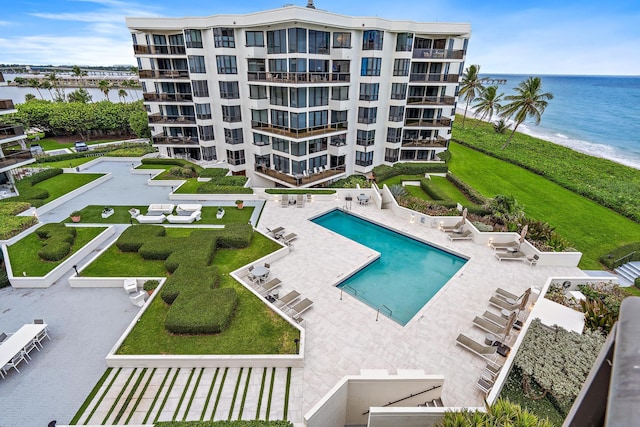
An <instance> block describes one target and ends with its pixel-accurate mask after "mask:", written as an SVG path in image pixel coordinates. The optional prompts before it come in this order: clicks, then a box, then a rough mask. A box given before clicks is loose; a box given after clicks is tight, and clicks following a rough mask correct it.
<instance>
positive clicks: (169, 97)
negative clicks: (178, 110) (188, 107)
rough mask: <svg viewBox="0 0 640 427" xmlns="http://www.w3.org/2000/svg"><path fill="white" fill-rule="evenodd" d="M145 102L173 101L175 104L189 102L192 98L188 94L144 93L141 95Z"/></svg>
mask: <svg viewBox="0 0 640 427" xmlns="http://www.w3.org/2000/svg"><path fill="white" fill-rule="evenodd" d="M142 97H143V98H144V100H145V101H175V102H191V101H193V96H192V95H191V94H190V93H154V92H145V93H143V94H142Z"/></svg>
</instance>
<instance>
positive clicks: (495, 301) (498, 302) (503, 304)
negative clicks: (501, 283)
mask: <svg viewBox="0 0 640 427" xmlns="http://www.w3.org/2000/svg"><path fill="white" fill-rule="evenodd" d="M489 304H491V305H492V306H494V307H497V308H498V309H500V310H509V311H513V310H517V309H518V308H520V304H519V303H515V304H511V303H510V302H508V301H506V300H504V299H502V298H498V297H496V296H492V297H491V298H489Z"/></svg>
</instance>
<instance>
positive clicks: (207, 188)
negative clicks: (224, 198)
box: [196, 181, 253, 194]
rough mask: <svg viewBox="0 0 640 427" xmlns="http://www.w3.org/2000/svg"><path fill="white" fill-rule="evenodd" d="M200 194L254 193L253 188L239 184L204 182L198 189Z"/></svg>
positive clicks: (197, 191)
mask: <svg viewBox="0 0 640 427" xmlns="http://www.w3.org/2000/svg"><path fill="white" fill-rule="evenodd" d="M196 193H198V194H253V190H252V189H251V188H246V187H242V186H237V185H220V184H218V183H216V182H211V181H210V182H204V183H202V184H201V185H200V186H199V187H198V188H197V189H196Z"/></svg>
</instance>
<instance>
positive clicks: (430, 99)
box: [407, 96, 456, 105]
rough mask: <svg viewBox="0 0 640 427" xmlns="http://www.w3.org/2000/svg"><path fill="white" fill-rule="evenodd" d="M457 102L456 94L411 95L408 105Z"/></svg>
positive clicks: (451, 103) (450, 103)
mask: <svg viewBox="0 0 640 427" xmlns="http://www.w3.org/2000/svg"><path fill="white" fill-rule="evenodd" d="M455 102H456V98H455V97H454V96H410V97H408V98H407V104H408V105H411V104H413V105H453V104H455Z"/></svg>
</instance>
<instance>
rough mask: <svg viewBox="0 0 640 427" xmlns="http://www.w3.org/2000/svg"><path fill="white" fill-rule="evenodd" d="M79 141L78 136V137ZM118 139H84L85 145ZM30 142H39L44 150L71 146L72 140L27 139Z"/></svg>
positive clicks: (72, 144)
mask: <svg viewBox="0 0 640 427" xmlns="http://www.w3.org/2000/svg"><path fill="white" fill-rule="evenodd" d="M78 141H80V138H78ZM113 141H118V140H117V139H97V140H95V141H85V142H86V143H87V145H95V144H102V143H104V142H113ZM29 143H30V144H40V146H41V147H42V149H43V150H44V151H49V150H60V149H62V148H73V147H74V142H58V141H56V140H55V139H52V138H45V139H41V140H40V141H29Z"/></svg>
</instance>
